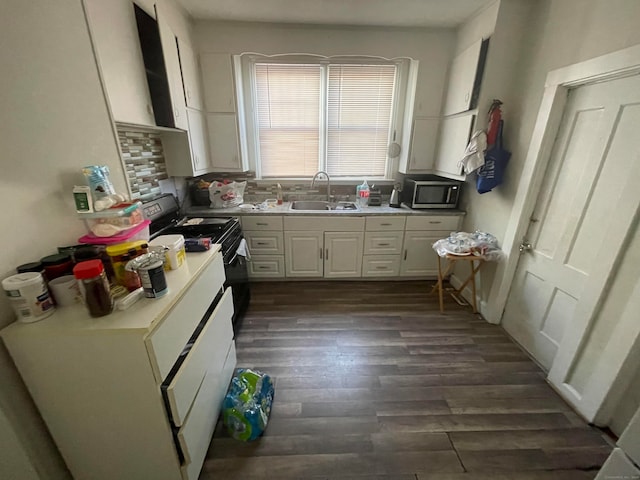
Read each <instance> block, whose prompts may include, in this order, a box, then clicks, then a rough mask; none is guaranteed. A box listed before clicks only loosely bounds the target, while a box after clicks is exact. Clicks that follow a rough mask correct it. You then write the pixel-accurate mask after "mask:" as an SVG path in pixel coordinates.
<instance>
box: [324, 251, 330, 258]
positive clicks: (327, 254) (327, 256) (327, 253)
mask: <svg viewBox="0 0 640 480" xmlns="http://www.w3.org/2000/svg"><path fill="white" fill-rule="evenodd" d="M325 252H326V256H325V257H324V258H325V259H326V260H329V249H328V248H327V249H326V250H325Z"/></svg>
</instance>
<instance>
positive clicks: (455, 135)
mask: <svg viewBox="0 0 640 480" xmlns="http://www.w3.org/2000/svg"><path fill="white" fill-rule="evenodd" d="M475 118H476V116H475V115H473V114H467V115H461V116H456V117H452V118H445V119H444V120H443V121H442V129H441V133H440V147H439V148H438V155H437V157H436V165H435V169H436V170H438V171H440V172H446V173H453V174H455V175H460V174H461V173H462V167H461V166H459V165H458V164H459V162H460V160H462V158H463V157H464V151H465V150H466V148H467V144H468V143H469V138H470V137H471V129H472V128H473V123H474V120H475Z"/></svg>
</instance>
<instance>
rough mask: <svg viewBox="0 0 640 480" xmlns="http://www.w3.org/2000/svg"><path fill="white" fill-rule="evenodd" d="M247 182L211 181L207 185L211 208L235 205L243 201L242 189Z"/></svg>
mask: <svg viewBox="0 0 640 480" xmlns="http://www.w3.org/2000/svg"><path fill="white" fill-rule="evenodd" d="M246 186H247V182H229V181H226V180H225V181H224V182H216V181H214V182H211V185H209V200H210V201H211V205H210V206H211V208H230V207H237V206H238V205H240V204H241V203H244V201H243V196H244V189H245V188H246Z"/></svg>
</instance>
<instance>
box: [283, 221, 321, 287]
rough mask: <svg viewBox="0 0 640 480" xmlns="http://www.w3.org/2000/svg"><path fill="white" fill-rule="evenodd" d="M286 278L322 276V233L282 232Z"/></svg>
mask: <svg viewBox="0 0 640 480" xmlns="http://www.w3.org/2000/svg"><path fill="white" fill-rule="evenodd" d="M284 247H285V254H284V258H285V272H286V275H287V277H322V276H323V274H324V233H323V232H296V231H290V232H289V231H286V232H284Z"/></svg>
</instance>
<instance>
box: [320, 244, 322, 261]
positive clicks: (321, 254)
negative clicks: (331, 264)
mask: <svg viewBox="0 0 640 480" xmlns="http://www.w3.org/2000/svg"><path fill="white" fill-rule="evenodd" d="M320 260H322V247H320Z"/></svg>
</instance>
